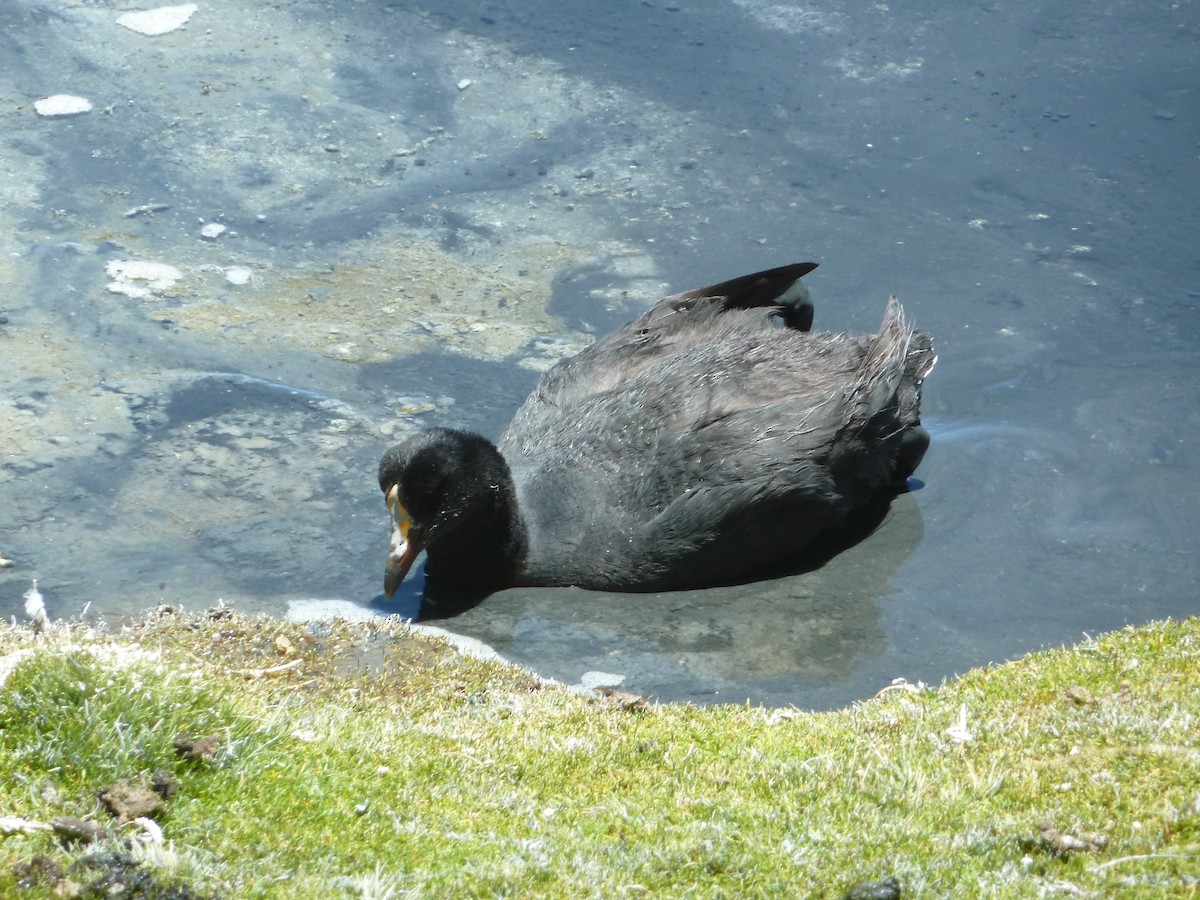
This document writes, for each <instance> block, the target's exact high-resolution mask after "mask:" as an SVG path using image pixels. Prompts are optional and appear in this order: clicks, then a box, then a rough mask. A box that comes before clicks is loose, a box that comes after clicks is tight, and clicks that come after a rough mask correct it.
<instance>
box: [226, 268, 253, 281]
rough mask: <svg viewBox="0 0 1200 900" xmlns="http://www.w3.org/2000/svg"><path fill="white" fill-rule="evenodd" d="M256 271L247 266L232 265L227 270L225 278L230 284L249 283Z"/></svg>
mask: <svg viewBox="0 0 1200 900" xmlns="http://www.w3.org/2000/svg"><path fill="white" fill-rule="evenodd" d="M253 278H254V273H253V272H251V271H250V270H249V269H247V268H246V267H245V266H230V267H229V268H228V269H226V270H225V280H226V281H228V282H229V283H230V284H249V283H250V281H251V279H253Z"/></svg>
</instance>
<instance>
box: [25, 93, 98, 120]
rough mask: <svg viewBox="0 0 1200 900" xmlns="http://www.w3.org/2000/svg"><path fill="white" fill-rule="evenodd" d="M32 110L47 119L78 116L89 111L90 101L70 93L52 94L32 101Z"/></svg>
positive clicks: (90, 108) (90, 107)
mask: <svg viewBox="0 0 1200 900" xmlns="http://www.w3.org/2000/svg"><path fill="white" fill-rule="evenodd" d="M33 110H34V112H36V113H37V114H38V115H39V116H43V117H44V118H47V119H53V118H62V117H63V116H78V115H82V114H83V113H85V112H91V110H92V102H91V101H90V100H87V99H85V98H83V97H76V96H73V95H72V94H54V95H53V96H50V97H43V98H42V99H41V100H35V101H33Z"/></svg>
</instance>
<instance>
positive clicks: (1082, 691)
mask: <svg viewBox="0 0 1200 900" xmlns="http://www.w3.org/2000/svg"><path fill="white" fill-rule="evenodd" d="M1065 696H1066V698H1067V699H1068V700H1070V701H1071V702H1072V703H1074V704H1075V705H1076V706H1087V705H1088V704H1089V703H1092V702H1094V701H1093V698H1092V692H1091V691H1089V690H1088V689H1087V688H1085V687H1083V686H1082V685H1079V684H1073V685H1071V686H1070V687H1069V688H1067V691H1066V694H1065Z"/></svg>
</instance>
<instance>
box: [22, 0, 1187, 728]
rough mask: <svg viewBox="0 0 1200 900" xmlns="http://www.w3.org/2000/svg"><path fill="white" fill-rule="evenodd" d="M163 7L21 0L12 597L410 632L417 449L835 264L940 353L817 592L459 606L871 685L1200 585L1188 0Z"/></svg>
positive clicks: (741, 685)
mask: <svg viewBox="0 0 1200 900" xmlns="http://www.w3.org/2000/svg"><path fill="white" fill-rule="evenodd" d="M1060 7H1061V8H1060ZM122 11H124V8H123V7H119V6H118V5H116V4H110V3H106V2H74V3H72V2H68V3H47V2H41V0H0V18H2V19H3V21H4V22H5V23H6V27H5V28H4V29H3V34H2V35H0V92H2V94H3V97H4V99H5V102H4V103H3V104H2V107H0V117H2V121H3V131H2V135H0V160H2V161H3V166H0V198H2V200H0V556H3V557H5V558H7V559H8V560H10V561H11V565H9V566H7V567H4V568H0V613H3V614H4V615H8V616H17V617H18V618H19V617H21V616H22V614H23V613H22V601H21V597H22V594H23V593H24V591H25V590H26V589H27V588H28V586H29V584H30V581H31V579H33V578H37V579H38V584H39V586H40V588H41V590H42V591H43V593H44V594H45V596H46V598H47V603H48V605H49V607H50V612H51V614H52V615H54V616H59V617H70V616H75V615H78V614H80V612H81V611H82V610H83V609H84V608H85V606H87V609H88V612H87V615H89V616H92V617H95V616H103V617H116V616H120V615H123V614H136V613H137V612H139V611H141V610H143V609H145V608H147V607H149V606H152V605H155V604H159V603H175V604H182V605H183V606H185V607H186V608H189V609H194V610H198V609H203V608H205V607H207V606H210V605H212V604H214V603H216V602H217V600H218V599H223V600H224V601H225V602H227V603H232V604H234V605H235V606H237V607H238V608H239V609H242V610H244V611H247V612H261V613H266V614H270V615H278V616H282V615H285V614H288V613H289V611H290V612H291V613H292V614H301V615H302V614H304V611H305V610H311V609H313V608H314V607H312V606H309V605H306V602H307V601H313V600H323V601H331V600H335V601H342V602H343V603H344V604H347V605H346V606H343V607H341V608H343V609H358V610H360V611H362V612H365V613H370V614H388V613H398V614H402V615H412V614H413V613H414V612H415V611H416V608H417V606H416V602H417V598H416V594H417V586H416V585H415V584H413V583H411V582H410V584H409V585H407V586H406V587H405V589H404V590H403V591H402V592H401V594H400V596H399V597H398V599H397V600H396V601H395V602H392V603H387V602H384V601H383V598H382V597H381V595H380V586H381V581H382V567H383V560H384V555H385V552H386V545H387V516H386V511H385V510H384V507H383V503H382V501H381V499H380V498H379V496H378V488H377V487H376V485H375V484H374V467H375V463H376V460H377V459H378V456H379V454H380V452H381V451H382V449H383V448H384V447H385V446H387V444H389V443H390V442H392V441H394V440H396V439H397V438H399V437H401V436H403V435H405V434H407V433H409V432H411V431H412V430H414V429H417V428H420V427H424V426H427V425H431V424H450V425H455V426H459V427H469V428H475V429H478V430H481V431H483V432H484V433H487V434H490V435H493V436H495V435H497V434H498V433H499V431H500V429H502V428H503V426H504V424H505V422H506V421H507V419H508V417H509V416H510V415H511V414H512V412H513V411H514V410H515V409H516V407H517V406H518V405H519V403H520V402H521V400H522V398H523V396H524V394H525V392H526V391H528V389H529V388H530V386H531V385H532V384H533V383H534V381H535V380H536V378H537V375H538V373H539V372H540V371H541V370H544V369H545V368H546V367H548V366H549V365H551V364H553V363H554V362H555V361H556V360H558V359H561V358H563V357H564V356H568V355H571V354H572V353H574V352H576V351H577V350H578V349H580V348H582V347H583V346H586V344H587V343H588V342H590V341H591V340H592V339H594V337H595V336H596V335H597V334H599V333H603V332H604V331H607V330H609V329H611V328H613V327H615V326H617V325H618V324H620V323H621V322H622V321H624V320H626V319H627V318H629V317H631V316H632V315H633V314H635V313H636V312H638V311H639V310H641V309H643V308H645V306H647V305H648V304H650V303H651V302H653V300H654V299H656V298H657V297H659V296H661V295H663V294H665V293H668V292H671V291H675V290H682V289H686V288H690V287H697V286H700V285H703V284H707V283H711V282H715V281H719V280H722V279H725V278H729V277H732V276H734V275H738V274H742V273H745V272H750V271H754V270H756V269H760V268H766V267H769V266H773V265H779V264H782V263H786V262H791V261H796V260H805V259H812V260H816V261H818V262H820V263H821V268H820V269H819V270H818V271H817V272H815V273H813V275H811V276H809V279H808V280H809V283H810V286H811V288H812V290H813V293H814V297H815V300H816V303H817V325H818V327H820V328H825V329H833V330H840V329H843V328H849V329H854V330H861V331H869V330H872V329H873V328H874V327H875V326H876V325H877V323H878V321H879V319H880V317H881V316H882V312H883V307H884V303H885V301H886V298H887V295H888V294H889V293H893V292H894V293H897V294H899V295H900V297H901V298H902V299H903V300H904V302H905V305H906V307H907V309H908V310H909V312H910V314H911V315H913V316H914V317H915V319H916V320H917V322H918V324H919V326H920V327H922V328H924V329H926V330H928V331H930V332H931V333H932V334H933V335H934V336H935V339H936V342H937V347H938V351H939V354H940V357H941V361H940V363H939V364H938V367H937V369H936V370H935V372H934V374H933V376H932V377H931V378H930V380H929V381H928V383H927V389H926V398H925V412H926V420H927V423H928V425H929V428H930V430H931V432H932V433H933V436H934V443H933V446H932V448H931V450H930V452H929V454H928V455H927V457H926V459H925V462H924V464H923V465H922V467H921V469H920V470H919V472H918V476H919V478H920V481H921V484H920V485H919V486H918V487H919V489H918V490H916V491H914V492H913V493H910V494H908V495H905V496H903V497H901V498H898V499H897V501H896V502H895V503H894V504H893V505H892V508H891V510H890V512H889V514H888V516H887V518H886V519H885V520H884V522H883V523H882V524H881V525H880V527H879V528H878V529H877V530H876V531H875V532H874V533H873V534H872V535H871V536H870V537H868V538H866V539H865V540H863V541H862V542H861V543H859V544H857V545H855V546H853V547H851V548H850V549H848V550H846V551H845V552H843V553H841V554H839V555H837V556H835V557H834V558H833V559H832V560H831V561H830V562H828V563H827V564H826V565H824V566H822V567H820V568H818V569H816V570H814V571H811V572H808V573H805V574H801V575H796V576H792V577H787V578H779V579H773V580H769V581H765V582H760V583H758V584H754V585H746V586H740V587H736V588H725V589H720V590H712V591H702V592H686V593H678V594H665V595H640V596H631V595H621V596H615V595H605V594H599V593H589V592H584V591H577V590H536V591H534V590H522V591H507V592H503V593H501V594H498V595H496V596H494V597H492V598H490V599H489V600H488V601H487V602H486V603H484V604H483V605H481V606H479V607H476V608H475V609H473V610H471V611H470V612H467V613H465V614H463V615H461V616H458V617H455V618H452V619H446V620H440V621H439V622H438V623H437V624H439V625H441V626H443V627H447V628H450V629H453V630H455V631H459V632H461V633H464V634H468V635H472V636H475V637H478V638H480V639H483V640H484V641H486V642H487V643H489V644H491V645H492V646H494V647H496V648H497V649H498V650H500V651H501V652H502V653H503V654H505V655H506V656H508V657H510V658H512V659H515V660H518V661H520V662H522V663H525V664H527V665H530V666H532V667H534V668H535V669H537V670H538V671H540V672H543V673H545V674H547V675H552V676H554V677H557V678H561V679H563V680H565V681H567V682H570V683H576V682H580V681H581V680H583V681H585V683H588V684H594V683H620V684H621V685H622V686H623V687H625V688H627V689H630V690H635V691H639V692H642V693H648V694H652V695H654V696H657V697H660V698H664V699H690V700H694V701H697V702H712V701H714V700H716V701H737V702H741V701H744V700H746V699H750V700H751V701H754V702H762V703H771V704H784V703H795V704H798V705H800V706H805V707H827V706H835V705H839V704H844V703H847V702H850V701H852V700H854V699H857V698H861V697H864V696H870V695H871V694H873V693H874V692H875V691H877V690H878V689H879V688H880V687H882V686H883V685H885V684H887V683H888V682H889V681H890V680H891V679H892V678H894V677H897V676H903V677H906V678H908V679H909V680H914V681H915V680H918V679H920V680H925V681H937V680H940V679H941V678H944V677H947V676H950V675H952V674H954V673H956V672H962V671H964V670H966V669H968V668H970V667H972V666H977V665H982V664H986V663H989V662H993V661H999V660H1004V659H1008V658H1012V657H1014V656H1018V655H1020V654H1022V653H1025V652H1027V651H1029V650H1032V649H1036V648H1038V647H1042V646H1045V645H1048V644H1058V643H1062V642H1073V641H1077V640H1080V639H1082V638H1083V637H1084V635H1085V634H1095V633H1097V632H1100V631H1104V630H1108V629H1113V628H1117V627H1120V626H1122V625H1124V624H1126V623H1138V622H1145V621H1148V620H1150V619H1154V618H1160V617H1163V616H1183V615H1188V614H1191V613H1195V612H1197V611H1198V610H1200V602H1198V601H1197V592H1196V585H1197V583H1200V577H1198V576H1200V563H1198V562H1197V553H1196V551H1195V534H1196V533H1197V529H1198V527H1200V512H1198V511H1197V504H1196V502H1195V496H1196V489H1195V485H1196V484H1197V483H1200V451H1198V449H1197V447H1198V441H1200V404H1197V396H1198V391H1197V382H1198V381H1200V376H1198V375H1197V372H1198V371H1200V370H1198V367H1197V362H1198V359H1197V353H1196V349H1195V347H1196V339H1197V336H1198V333H1200V318H1198V316H1197V309H1196V307H1197V304H1198V303H1200V262H1198V254H1197V253H1196V249H1195V247H1196V242H1195V235H1196V234H1197V232H1198V231H1200V98H1198V95H1197V91H1196V85H1197V84H1200V26H1198V25H1197V24H1196V22H1195V21H1194V16H1193V15H1192V10H1191V7H1190V6H1189V5H1188V4H1180V5H1178V6H1177V7H1175V8H1168V7H1165V6H1162V5H1154V6H1149V5H1145V4H1114V3H1106V2H1092V0H1084V2H1081V3H1077V4H1072V5H1070V6H1069V7H1065V6H1062V5H1061V4H1060V5H1056V6H1054V7H1053V8H1046V7H1045V5H1044V4H1039V3H1034V2H1032V0H1028V2H1014V3H1007V4H1003V5H986V4H977V5H971V6H964V7H962V8H953V9H947V8H946V6H945V4H932V3H926V4H916V5H912V4H910V5H908V6H907V7H905V8H903V9H901V8H899V7H895V6H893V5H887V4H873V5H867V6H866V7H864V8H863V9H848V8H846V4H835V3H816V4H804V5H799V4H791V3H782V2H761V0H728V2H713V3H708V4H699V5H695V4H678V5H676V4H661V3H653V2H632V0H630V2H615V3H605V4H594V3H583V2H566V3H564V2H558V0H556V2H549V0H547V2H521V3H515V2H493V3H483V4H482V5H481V4H479V3H478V2H471V3H468V2H455V0H445V2H436V3H430V4H427V5H422V4H418V3H408V2H397V3H385V2H378V3H359V4H353V5H347V4H341V3H328V4H323V3H310V2H296V3H289V4H283V5H277V7H272V8H264V7H263V6H262V5H261V4H253V3H246V2H240V3H239V2H213V3H202V4H200V8H199V9H198V11H197V12H196V13H195V15H194V16H193V17H192V19H191V20H190V21H189V22H188V23H187V25H186V26H185V27H183V28H182V29H180V30H177V31H174V32H171V33H169V34H165V35H162V36H159V37H146V36H143V35H139V34H135V33H133V32H131V31H128V30H127V29H123V28H121V27H120V26H118V25H116V24H115V20H116V17H117V16H118V15H119V13H120V12H122ZM52 94H73V95H77V96H82V97H85V98H87V99H88V100H90V102H91V103H92V109H91V111H90V112H87V113H84V114H82V115H78V116H74V117H71V118H64V119H52V118H44V117H40V116H39V115H37V114H36V113H35V111H34V101H35V100H37V99H38V98H40V97H43V96H46V95H52ZM214 223H216V224H220V225H223V226H225V230H224V231H223V232H222V233H220V234H217V235H215V236H214V235H213V234H212V232H211V230H210V231H209V233H208V235H207V236H206V235H205V233H204V232H202V228H203V227H204V226H205V225H212V224H214ZM128 261H134V262H154V263H161V264H165V265H167V266H171V267H173V271H172V270H166V271H165V273H164V271H163V270H160V271H159V272H158V274H157V276H156V278H157V280H152V279H149V280H148V279H147V278H137V277H132V276H130V274H129V273H130V272H134V273H135V274H136V272H137V270H136V269H130V268H129V267H128V266H127V265H126V263H127V262H128Z"/></svg>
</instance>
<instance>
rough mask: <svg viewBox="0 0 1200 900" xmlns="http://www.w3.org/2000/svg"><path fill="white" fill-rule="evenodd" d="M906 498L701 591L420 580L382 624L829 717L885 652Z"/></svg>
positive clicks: (581, 669)
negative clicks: (392, 621)
mask: <svg viewBox="0 0 1200 900" xmlns="http://www.w3.org/2000/svg"><path fill="white" fill-rule="evenodd" d="M922 532H923V529H922V525H921V515H920V511H919V509H918V507H917V504H916V502H915V500H914V498H913V497H912V496H911V495H910V494H901V495H900V496H898V497H896V498H895V499H894V500H891V501H890V502H889V500H888V499H887V498H884V499H881V500H880V501H878V502H876V503H875V504H873V505H872V506H870V507H868V508H865V509H863V510H860V511H859V512H858V513H856V514H855V515H854V516H853V517H852V518H851V520H850V521H848V522H847V524H846V526H845V528H843V529H840V530H838V531H831V532H830V533H828V534H827V535H826V536H824V537H823V538H822V539H820V540H819V541H818V542H816V543H815V544H813V545H810V546H809V547H808V548H807V549H806V550H805V551H804V552H803V553H802V554H801V555H799V556H797V557H796V558H795V559H794V560H792V561H790V562H789V563H788V564H787V565H786V566H781V567H778V568H776V569H774V570H772V571H768V572H763V573H759V576H758V578H757V579H756V580H754V581H751V582H746V583H739V584H729V585H725V586H721V587H714V588H706V589H703V590H689V591H672V592H663V593H644V594H631V593H610V592H605V591H585V590H581V589H578V588H513V589H509V590H505V591H500V592H498V593H495V594H491V595H490V596H486V597H485V596H480V595H477V594H472V595H467V594H462V593H456V592H447V591H445V590H444V589H443V590H439V589H437V588H436V587H435V586H433V585H426V589H425V592H424V594H422V592H421V587H420V586H421V583H422V578H423V574H422V572H421V571H418V572H417V574H416V575H415V576H413V577H410V578H409V580H408V581H407V582H406V583H405V585H404V586H403V587H402V589H401V591H400V592H399V593H398V594H397V597H395V598H393V600H392V601H391V602H389V603H387V604H386V606H385V607H384V608H385V609H386V610H387V611H388V612H400V614H404V613H403V612H402V611H401V610H402V609H411V608H412V604H413V602H414V601H416V602H418V603H419V604H420V608H419V613H418V616H419V619H420V620H421V621H422V622H435V623H437V624H439V625H441V626H443V627H446V628H449V629H451V630H452V631H454V632H456V633H458V634H462V635H466V636H468V637H472V638H476V639H478V640H480V641H483V642H484V643H486V644H488V645H489V646H491V647H493V648H495V649H496V650H497V651H498V652H500V653H501V654H503V655H504V656H506V657H507V658H509V659H511V660H513V661H515V662H518V663H521V664H523V665H527V666H530V667H536V669H537V671H538V672H540V673H541V674H544V675H547V676H550V677H553V678H557V679H559V680H561V681H564V682H567V683H583V684H586V685H588V686H593V685H597V684H610V685H615V684H620V685H621V687H622V688H624V689H627V690H632V691H636V692H638V693H642V694H645V695H648V696H652V697H655V698H657V699H660V700H668V701H693V702H713V701H731V702H737V701H742V700H745V699H746V698H747V697H749V696H751V695H752V696H753V697H754V698H755V699H756V700H757V701H759V702H769V703H796V704H804V705H805V706H809V707H813V706H835V705H837V704H839V703H844V702H846V701H847V700H848V699H851V698H853V697H856V696H860V695H861V692H862V690H863V686H862V685H860V684H858V683H857V682H856V681H855V680H854V679H853V678H852V675H853V672H854V669H855V666H856V665H857V664H858V663H860V662H861V661H862V660H864V659H866V658H870V657H873V656H877V655H879V654H881V653H882V652H883V651H884V650H885V648H886V646H887V640H886V637H885V635H884V632H883V629H882V628H881V626H880V624H879V610H880V608H879V602H880V600H881V598H884V597H886V596H888V595H889V594H891V593H892V592H893V588H892V586H891V584H890V580H889V579H890V577H891V575H892V573H893V572H895V570H896V569H897V568H899V566H900V565H901V564H902V563H903V562H904V561H905V560H906V559H907V558H908V556H909V554H910V553H911V552H912V550H913V549H914V548H915V547H916V546H917V544H918V543H919V542H920V540H921V536H922Z"/></svg>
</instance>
